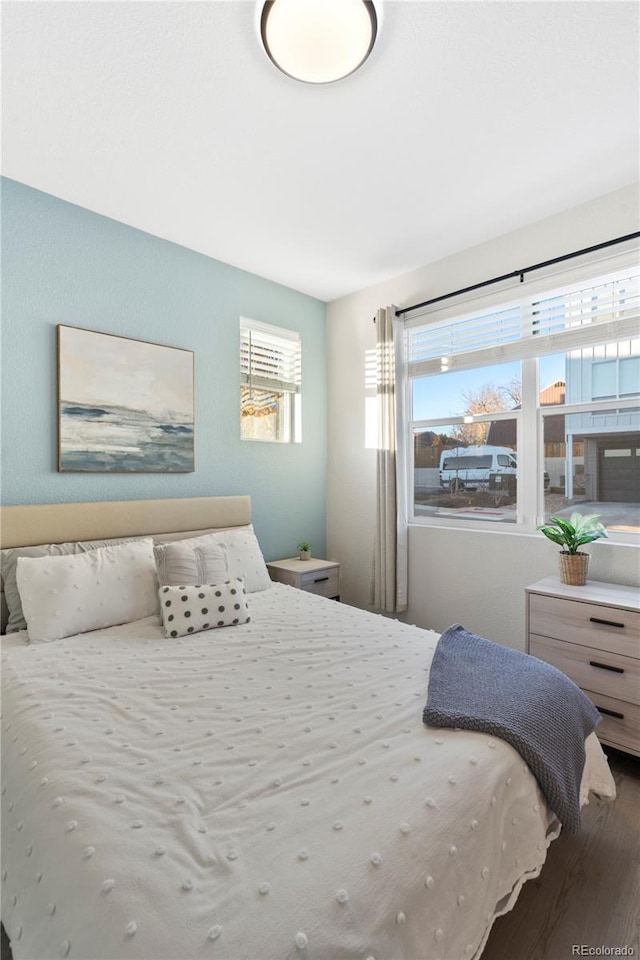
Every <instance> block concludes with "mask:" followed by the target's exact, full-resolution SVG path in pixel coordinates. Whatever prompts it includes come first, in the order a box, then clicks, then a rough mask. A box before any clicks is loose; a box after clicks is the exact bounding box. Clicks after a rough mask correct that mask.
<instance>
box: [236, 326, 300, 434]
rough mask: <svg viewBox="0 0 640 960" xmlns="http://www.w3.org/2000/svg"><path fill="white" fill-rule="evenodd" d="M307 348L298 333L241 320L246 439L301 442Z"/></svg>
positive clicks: (242, 431) (242, 428)
mask: <svg viewBox="0 0 640 960" xmlns="http://www.w3.org/2000/svg"><path fill="white" fill-rule="evenodd" d="M301 383H302V345H301V341H300V334H299V333H297V332H296V331H295V330H287V329H285V328H284V327H276V326H273V325H271V324H267V323H262V322H260V321H258V320H249V319H247V318H246V317H241V318H240V435H241V437H242V439H243V440H265V441H271V442H275V443H299V442H300V440H301V416H300V414H301V400H300V389H301Z"/></svg>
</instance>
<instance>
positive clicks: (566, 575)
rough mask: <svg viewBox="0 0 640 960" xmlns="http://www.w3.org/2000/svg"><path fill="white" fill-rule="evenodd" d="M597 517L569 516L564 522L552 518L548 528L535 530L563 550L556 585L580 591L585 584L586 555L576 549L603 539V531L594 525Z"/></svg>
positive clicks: (587, 555) (542, 527)
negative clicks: (559, 583) (569, 585)
mask: <svg viewBox="0 0 640 960" xmlns="http://www.w3.org/2000/svg"><path fill="white" fill-rule="evenodd" d="M599 517H600V514H599V513H592V514H589V515H588V516H585V515H583V514H582V513H577V512H576V513H572V514H571V517H570V518H569V519H568V520H565V519H564V518H563V517H552V518H551V520H550V522H549V523H548V524H543V525H542V526H540V527H538V530H541V531H542V533H544V535H545V537H548V538H549V540H553V542H554V543H557V544H558V545H559V546H561V547H563V548H564V549H563V550H561V551H560V582H561V583H568V584H571V585H572V586H576V587H581V586H583V585H584V584H585V583H586V582H587V570H588V567H589V554H588V553H584V552H583V551H582V550H580V549H579V548H580V547H582V546H584V544H585V543H592V542H593V541H594V540H599V539H600V537H606V535H607V531H606V530H605V528H604V527H603V526H602V524H601V523H599V522H598V518H599Z"/></svg>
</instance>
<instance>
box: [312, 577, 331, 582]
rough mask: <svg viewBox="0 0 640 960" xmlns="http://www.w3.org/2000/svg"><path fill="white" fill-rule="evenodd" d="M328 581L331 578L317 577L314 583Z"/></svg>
mask: <svg viewBox="0 0 640 960" xmlns="http://www.w3.org/2000/svg"><path fill="white" fill-rule="evenodd" d="M328 579H329V577H316V578H315V580H314V581H313V582H314V583H325V582H326V581H327V580H328Z"/></svg>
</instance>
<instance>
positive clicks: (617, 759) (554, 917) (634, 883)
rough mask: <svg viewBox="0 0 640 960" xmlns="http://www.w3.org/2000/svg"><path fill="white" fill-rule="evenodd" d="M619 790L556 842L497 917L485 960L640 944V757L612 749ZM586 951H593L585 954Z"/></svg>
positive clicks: (533, 959)
mask: <svg viewBox="0 0 640 960" xmlns="http://www.w3.org/2000/svg"><path fill="white" fill-rule="evenodd" d="M606 752H607V756H608V758H609V765H610V767H611V770H612V772H613V775H614V777H615V781H616V787H617V791H618V796H617V798H616V800H615V801H614V802H613V803H599V802H598V800H597V799H596V798H594V797H592V798H591V801H590V803H589V805H588V806H587V807H586V808H584V810H583V813H582V829H581V830H580V832H579V833H577V834H570V833H562V834H560V837H559V838H558V839H557V840H556V841H555V843H553V844H552V845H551V848H550V850H549V853H548V855H547V861H546V863H545V865H544V867H543V870H542V873H541V875H540V876H539V877H538V878H537V879H536V880H531V881H529V883H526V884H525V885H524V887H523V889H522V893H521V894H520V897H519V898H518V902H517V903H516V905H515V907H514V908H513V910H512V911H511V912H510V913H508V914H506V915H505V916H504V917H501V918H500V919H499V920H497V921H496V923H495V925H494V927H493V930H492V931H491V936H490V937H489V940H488V942H487V946H486V947H485V950H484V953H483V954H482V960H569V958H570V957H572V956H574V955H575V954H573V953H572V946H573V945H574V944H575V945H581V944H585V945H586V946H588V947H602V946H608V947H625V946H627V947H629V948H631V947H633V953H629V956H632V957H635V958H636V960H637V958H638V952H639V950H640V759H637V758H635V757H631V756H628V755H626V754H623V753H619V752H618V751H616V750H610V749H609V748H606ZM585 955H586V954H585Z"/></svg>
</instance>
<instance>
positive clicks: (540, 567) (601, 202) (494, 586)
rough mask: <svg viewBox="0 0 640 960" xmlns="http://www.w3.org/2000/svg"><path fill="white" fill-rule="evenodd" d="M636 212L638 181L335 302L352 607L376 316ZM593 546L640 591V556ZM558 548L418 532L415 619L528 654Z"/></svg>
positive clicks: (604, 572) (364, 583)
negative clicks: (537, 598) (530, 618)
mask: <svg viewBox="0 0 640 960" xmlns="http://www.w3.org/2000/svg"><path fill="white" fill-rule="evenodd" d="M639 211H640V184H638V183H637V184H633V185H631V186H629V187H625V188H623V189H621V190H617V191H615V192H614V193H610V194H607V195H606V196H604V197H599V198H597V199H596V200H593V201H591V202H589V203H586V204H583V205H581V206H579V207H575V208H573V209H571V210H567V211H565V212H563V213H560V214H557V215H556V216H554V217H549V218H548V219H545V220H541V221H539V222H537V223H534V224H531V225H529V226H528V227H524V228H523V229H521V230H518V231H516V232H514V233H510V234H507V235H504V236H502V237H499V238H497V239H496V240H493V241H491V242H489V243H485V244H482V245H481V246H478V247H474V248H472V249H468V250H464V251H461V252H460V253H457V254H454V255H452V256H449V257H447V258H446V259H444V260H440V261H438V262H437V263H432V264H428V265H427V266H425V267H421V268H420V269H418V270H414V271H412V272H411V273H406V274H403V275H401V276H399V277H395V278H393V279H391V280H388V281H386V282H385V283H381V284H377V285H376V286H374V287H369V288H367V289H366V290H362V291H359V292H357V293H354V294H351V295H350V296H347V297H342V298H341V299H339V300H335V301H333V302H332V303H330V304H329V308H328V328H327V337H328V343H327V353H328V367H329V378H328V388H329V389H328V396H329V418H328V423H329V426H328V430H329V462H328V505H327V536H328V556H329V557H331V558H332V559H336V560H339V561H340V562H341V563H342V583H341V591H342V598H343V600H344V601H346V602H347V603H353V604H356V605H358V606H367V605H368V604H369V603H370V599H371V576H372V555H373V541H374V529H375V482H376V481H375V472H376V454H375V450H373V449H367V448H366V447H365V374H364V369H365V352H366V351H367V350H371V349H373V348H374V347H375V326H374V324H373V316H374V314H375V311H376V308H378V307H381V306H386V305H388V304H395V305H396V306H398V307H403V306H408V305H410V304H413V303H418V302H420V301H422V300H426V299H429V298H430V297H435V296H438V295H439V294H443V293H448V292H449V291H451V290H455V289H458V288H459V287H464V286H468V285H470V284H473V283H477V282H479V281H481V280H485V279H487V278H488V277H493V276H497V275H499V274H502V273H507V272H510V271H511V270H515V269H517V268H519V267H524V266H527V265H528V264H532V263H538V262H540V261H543V260H547V259H550V258H552V257H555V256H561V255H562V254H564V253H569V252H571V251H573V250H577V249H582V248H584V247H588V246H591V245H593V244H596V243H600V242H603V241H605V240H609V239H612V238H614V237H618V236H622V235H626V234H628V233H633V232H634V231H637V230H638V229H640V215H639ZM399 215H401V211H399ZM406 215H407V216H409V217H410V216H411V212H410V211H408V212H407V214H406ZM427 229H428V225H426V226H425V231H426V230H427ZM590 550H591V556H592V560H591V569H590V572H589V576H590V578H592V579H594V580H607V581H612V582H613V581H617V582H619V583H625V584H629V585H640V554H639V551H638V549H637V548H635V547H631V546H614V545H613V544H610V543H598V544H594V545H593V546H592V547H591V548H590ZM556 552H557V550H556V547H555V546H554V545H553V544H551V543H550V542H549V541H547V540H546V539H545V538H544V537H543V536H542V535H541V534H540V535H528V536H527V535H523V534H517V533H506V532H501V533H497V532H488V531H486V530H478V531H473V532H463V531H456V530H451V529H447V530H444V529H442V528H439V529H435V528H429V527H420V526H412V527H411V528H410V530H409V609H408V613H407V619H408V620H409V622H411V623H417V624H418V625H420V626H423V627H432V628H434V629H436V630H443V629H445V628H446V627H447V626H448V625H449V624H451V623H455V622H459V623H462V624H463V625H464V626H466V627H467V628H468V629H470V630H474V631H476V632H478V633H481V634H483V635H485V636H487V637H490V638H491V639H493V640H497V641H500V642H502V643H506V644H509V645H510V646H516V647H520V648H522V647H523V645H524V588H525V586H526V585H527V584H529V583H533V582H534V581H536V580H538V579H540V578H541V577H543V576H547V575H549V574H552V573H556V566H557V558H556Z"/></svg>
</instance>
